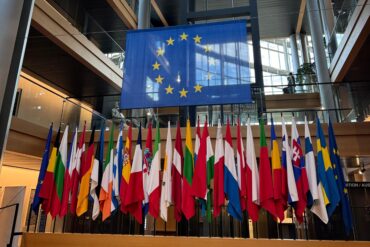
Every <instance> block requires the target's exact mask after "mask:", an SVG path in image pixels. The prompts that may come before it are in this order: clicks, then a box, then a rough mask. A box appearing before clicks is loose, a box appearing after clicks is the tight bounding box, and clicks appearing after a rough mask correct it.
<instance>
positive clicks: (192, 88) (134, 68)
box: [121, 20, 252, 109]
mask: <svg viewBox="0 0 370 247" xmlns="http://www.w3.org/2000/svg"><path fill="white" fill-rule="evenodd" d="M125 56H126V58H125V71H124V81H123V86H122V94H121V108H122V109H133V108H149V107H166V106H185V105H208V104H234V103H250V102H251V101H252V100H251V93H250V77H249V62H248V60H249V55H248V44H247V29H246V21H245V20H241V21H228V22H219V23H210V24H199V25H187V26H177V27H167V28H156V29H147V30H135V31H129V32H127V35H126V54H125Z"/></svg>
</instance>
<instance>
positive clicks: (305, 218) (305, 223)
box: [303, 210, 308, 240]
mask: <svg viewBox="0 0 370 247" xmlns="http://www.w3.org/2000/svg"><path fill="white" fill-rule="evenodd" d="M303 220H304V231H305V235H306V240H308V229H307V216H306V210H305V211H304V212H303Z"/></svg>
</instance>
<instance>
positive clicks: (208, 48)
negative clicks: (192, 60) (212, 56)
mask: <svg viewBox="0 0 370 247" xmlns="http://www.w3.org/2000/svg"><path fill="white" fill-rule="evenodd" d="M203 48H204V52H210V51H211V47H210V46H209V45H205V46H204V47H203Z"/></svg>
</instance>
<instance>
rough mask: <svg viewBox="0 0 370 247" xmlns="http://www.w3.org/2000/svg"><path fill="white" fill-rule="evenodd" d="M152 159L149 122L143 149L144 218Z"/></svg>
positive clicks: (146, 208) (147, 203) (150, 125)
mask: <svg viewBox="0 0 370 247" xmlns="http://www.w3.org/2000/svg"><path fill="white" fill-rule="evenodd" d="M152 159H153V139H152V123H151V122H149V125H148V132H147V136H146V142H145V149H144V163H143V184H144V201H143V210H144V216H145V215H146V214H147V213H148V210H149V188H148V181H149V173H150V167H151V165H152Z"/></svg>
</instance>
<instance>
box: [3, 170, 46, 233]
mask: <svg viewBox="0 0 370 247" xmlns="http://www.w3.org/2000/svg"><path fill="white" fill-rule="evenodd" d="M38 174H39V173H38V171H35V170H28V169H22V168H16V167H9V166H3V167H2V169H1V173H0V187H8V186H25V187H26V194H25V199H24V202H23V208H22V226H25V223H26V219H27V212H28V206H29V204H30V196H31V191H32V189H35V188H36V185H37V179H38Z"/></svg>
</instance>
